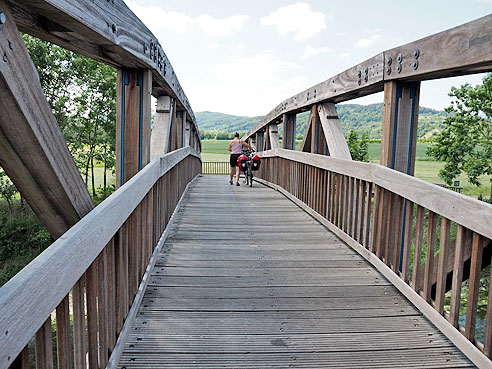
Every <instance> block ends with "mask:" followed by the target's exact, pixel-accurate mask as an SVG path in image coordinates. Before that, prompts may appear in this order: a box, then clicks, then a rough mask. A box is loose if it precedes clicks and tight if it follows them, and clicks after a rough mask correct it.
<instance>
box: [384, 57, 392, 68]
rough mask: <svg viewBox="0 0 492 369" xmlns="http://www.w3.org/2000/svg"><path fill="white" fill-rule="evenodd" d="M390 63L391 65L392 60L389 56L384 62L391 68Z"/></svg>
mask: <svg viewBox="0 0 492 369" xmlns="http://www.w3.org/2000/svg"><path fill="white" fill-rule="evenodd" d="M391 63H393V58H392V57H391V56H389V57H388V60H386V64H388V67H389V66H391Z"/></svg>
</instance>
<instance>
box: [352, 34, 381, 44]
mask: <svg viewBox="0 0 492 369" xmlns="http://www.w3.org/2000/svg"><path fill="white" fill-rule="evenodd" d="M381 37H382V36H381V35H380V34H375V35H372V36H369V37H363V38H361V39H360V40H359V41H357V43H356V44H355V46H357V47H368V46H371V45H372V44H373V43H375V42H376V41H377V40H379V39H380V38H381Z"/></svg>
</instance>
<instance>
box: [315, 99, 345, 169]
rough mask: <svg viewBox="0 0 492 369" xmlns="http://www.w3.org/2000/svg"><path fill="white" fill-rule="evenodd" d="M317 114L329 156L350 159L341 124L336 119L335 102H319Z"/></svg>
mask: <svg viewBox="0 0 492 369" xmlns="http://www.w3.org/2000/svg"><path fill="white" fill-rule="evenodd" d="M318 116H319V120H320V122H321V126H322V127H323V132H324V137H325V138H326V144H327V145H328V151H329V153H330V156H331V157H333V158H338V159H346V160H352V156H351V155H350V151H349V148H348V145H347V140H345V135H344V134H343V130H342V125H341V123H340V120H339V119H338V113H337V108H336V107H335V104H333V103H324V104H319V105H318Z"/></svg>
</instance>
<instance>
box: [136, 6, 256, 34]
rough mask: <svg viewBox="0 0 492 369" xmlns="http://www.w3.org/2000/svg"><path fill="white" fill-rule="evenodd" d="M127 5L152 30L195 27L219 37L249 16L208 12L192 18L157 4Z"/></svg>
mask: <svg viewBox="0 0 492 369" xmlns="http://www.w3.org/2000/svg"><path fill="white" fill-rule="evenodd" d="M127 5H128V7H129V8H130V9H131V10H132V11H133V12H134V13H135V14H136V15H137V16H138V17H139V18H140V19H141V20H142V22H144V23H145V25H146V26H147V27H149V28H150V29H151V30H152V32H158V31H161V30H165V31H171V32H174V33H177V34H183V33H186V32H188V31H190V30H191V29H192V28H194V27H195V28H197V29H199V30H201V31H202V32H203V33H205V34H206V35H207V36H215V37H221V36H226V35H228V34H230V33H232V32H233V31H238V30H239V29H241V28H242V27H243V25H244V23H245V22H246V21H247V20H248V18H249V17H248V16H247V15H233V16H230V17H227V18H215V17H213V16H211V15H209V14H202V15H200V16H198V17H196V18H194V17H190V16H188V15H186V14H183V13H180V12H176V11H165V10H163V9H162V8H160V7H158V6H142V5H139V4H138V3H136V2H135V1H130V2H128V3H127Z"/></svg>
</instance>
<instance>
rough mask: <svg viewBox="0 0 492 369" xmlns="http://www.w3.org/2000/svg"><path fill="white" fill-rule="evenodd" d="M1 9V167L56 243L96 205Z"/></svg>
mask: <svg viewBox="0 0 492 369" xmlns="http://www.w3.org/2000/svg"><path fill="white" fill-rule="evenodd" d="M0 9H1V11H2V12H3V14H4V16H5V20H6V21H5V24H3V26H2V27H3V29H2V30H1V33H0V40H3V41H2V45H4V46H5V45H7V46H6V47H3V48H2V54H3V55H2V58H3V60H1V59H0V165H1V166H2V167H3V168H4V170H5V172H6V173H7V175H8V176H9V177H10V179H11V180H12V182H13V183H14V184H15V186H16V187H17V189H18V190H19V192H20V193H21V194H22V196H23V197H24V198H25V199H26V201H27V202H28V203H29V206H30V207H31V208H32V209H33V211H34V212H35V214H36V215H37V216H38V218H39V219H40V221H41V223H42V224H43V225H44V226H45V227H46V228H47V229H48V231H49V232H50V234H51V235H52V236H53V237H54V238H58V237H59V236H61V235H62V234H63V233H64V232H65V231H66V230H68V229H69V228H70V227H71V226H73V225H74V224H75V223H77V221H78V220H79V219H80V218H82V217H83V216H85V215H86V214H87V213H88V212H89V211H90V210H91V209H92V208H93V207H94V205H93V202H92V200H91V197H90V195H89V192H88V191H87V188H86V186H85V184H84V182H83V180H82V177H81V176H80V173H79V171H78V169H77V166H76V165H75V162H74V160H73V158H72V155H71V154H70V151H69V150H68V147H67V144H66V142H65V139H64V137H63V134H62V132H61V130H60V128H59V126H58V123H57V122H56V120H55V117H54V116H53V113H52V110H51V107H50V105H49V103H48V101H47V100H46V98H45V96H44V93H43V90H42V88H41V84H40V83H39V76H38V74H37V72H36V70H35V68H34V65H33V64H32V60H31V58H30V56H29V54H28V52H27V50H26V47H25V45H24V42H23V40H22V38H21V37H20V35H19V30H18V29H17V26H16V24H15V23H14V19H13V17H12V14H11V12H10V9H9V6H8V5H7V3H6V2H5V1H3V0H0ZM9 43H10V46H8V45H9Z"/></svg>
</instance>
